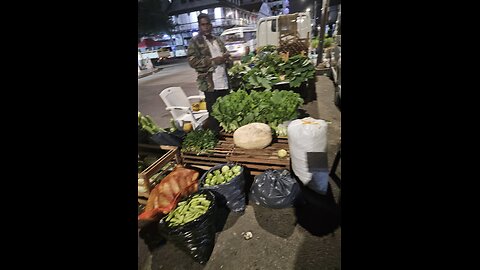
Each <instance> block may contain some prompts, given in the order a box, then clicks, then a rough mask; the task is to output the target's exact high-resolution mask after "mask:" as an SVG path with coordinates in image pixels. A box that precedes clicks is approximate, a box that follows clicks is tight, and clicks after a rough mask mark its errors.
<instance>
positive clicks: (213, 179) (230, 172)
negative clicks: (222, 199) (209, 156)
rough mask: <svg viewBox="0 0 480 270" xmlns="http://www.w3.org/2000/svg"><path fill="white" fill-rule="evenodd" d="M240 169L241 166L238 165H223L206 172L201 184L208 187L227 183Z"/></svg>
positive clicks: (238, 173)
mask: <svg viewBox="0 0 480 270" xmlns="http://www.w3.org/2000/svg"><path fill="white" fill-rule="evenodd" d="M241 171H242V167H241V166H240V165H235V166H233V167H231V168H230V166H228V165H224V166H222V168H221V169H217V170H214V171H212V172H209V173H207V176H206V177H205V183H204V184H203V186H205V187H208V186H215V185H221V184H225V183H228V182H230V181H231V180H232V179H233V178H235V177H236V176H238V175H240V172H241Z"/></svg>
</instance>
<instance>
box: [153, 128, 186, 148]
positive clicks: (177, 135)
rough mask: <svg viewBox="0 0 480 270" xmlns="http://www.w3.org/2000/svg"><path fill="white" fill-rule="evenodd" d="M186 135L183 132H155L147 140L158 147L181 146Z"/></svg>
mask: <svg viewBox="0 0 480 270" xmlns="http://www.w3.org/2000/svg"><path fill="white" fill-rule="evenodd" d="M186 134H187V133H186V132H185V131H183V130H175V131H173V132H162V131H161V132H157V133H155V134H153V135H151V136H150V137H149V140H150V141H151V142H153V143H156V144H159V145H172V146H181V145H182V141H183V139H185V135H186Z"/></svg>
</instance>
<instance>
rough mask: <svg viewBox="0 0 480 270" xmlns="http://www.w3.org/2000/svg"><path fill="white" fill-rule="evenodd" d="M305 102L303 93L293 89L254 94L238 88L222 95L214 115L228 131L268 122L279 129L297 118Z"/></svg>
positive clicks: (214, 107) (254, 92) (215, 105)
mask: <svg viewBox="0 0 480 270" xmlns="http://www.w3.org/2000/svg"><path fill="white" fill-rule="evenodd" d="M302 104H303V99H302V98H301V97H300V94H298V93H295V92H293V91H291V90H290V91H287V90H273V91H270V90H265V91H260V92H257V91H255V90H252V91H251V92H250V94H248V93H247V92H246V91H245V90H238V91H234V92H231V93H230V94H228V95H226V96H224V97H220V98H218V99H217V101H216V102H215V103H214V104H213V106H212V108H213V111H212V113H211V116H212V117H215V118H216V119H217V120H218V122H219V123H220V126H221V127H222V128H223V129H224V130H225V131H226V132H233V131H235V130H236V129H237V128H239V127H241V126H244V125H246V124H250V123H265V124H267V125H269V126H270V127H271V128H272V129H274V130H276V129H277V127H278V125H279V124H281V123H283V122H285V121H289V120H293V119H297V117H298V108H299V107H300V106H301V105H302Z"/></svg>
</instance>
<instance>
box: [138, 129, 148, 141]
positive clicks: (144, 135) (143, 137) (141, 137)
mask: <svg viewBox="0 0 480 270" xmlns="http://www.w3.org/2000/svg"><path fill="white" fill-rule="evenodd" d="M149 137H150V133H148V132H147V131H146V130H145V129H142V127H141V126H140V125H138V143H144V144H147V143H148V142H149Z"/></svg>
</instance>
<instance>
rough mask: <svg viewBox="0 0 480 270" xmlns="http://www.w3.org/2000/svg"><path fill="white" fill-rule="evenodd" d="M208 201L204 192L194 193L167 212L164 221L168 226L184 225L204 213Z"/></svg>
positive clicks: (208, 204) (208, 203)
mask: <svg viewBox="0 0 480 270" xmlns="http://www.w3.org/2000/svg"><path fill="white" fill-rule="evenodd" d="M210 203H211V202H210V201H209V200H208V199H207V195H206V194H195V195H193V196H192V197H191V198H190V199H189V200H185V201H181V202H179V203H178V204H177V207H176V208H175V209H174V210H172V211H171V212H170V213H168V215H167V217H166V218H165V221H166V222H167V224H168V226H169V227H176V226H179V225H185V224H186V223H188V222H190V221H192V220H195V219H196V218H198V217H200V216H201V215H203V214H205V213H206V212H207V210H208V207H209V206H210Z"/></svg>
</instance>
